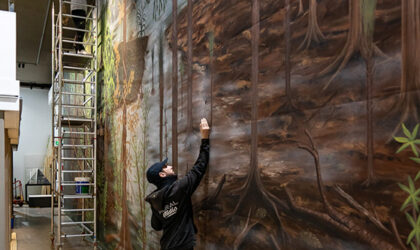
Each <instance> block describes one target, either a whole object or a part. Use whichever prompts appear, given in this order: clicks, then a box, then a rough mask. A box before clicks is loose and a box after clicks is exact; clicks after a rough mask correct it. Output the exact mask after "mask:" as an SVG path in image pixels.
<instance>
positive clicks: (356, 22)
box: [315, 0, 384, 90]
mask: <svg viewBox="0 0 420 250" xmlns="http://www.w3.org/2000/svg"><path fill="white" fill-rule="evenodd" d="M361 1H363V0H349V20H350V24H349V31H348V33H347V40H346V43H345V44H344V46H343V49H342V50H341V52H340V53H339V54H338V55H337V56H336V57H335V59H334V60H333V61H332V62H331V63H330V64H329V65H328V66H327V67H325V68H324V69H323V70H321V71H320V72H318V73H315V77H319V76H323V75H326V74H328V73H331V72H332V71H334V70H335V72H334V73H333V75H332V76H331V77H330V79H329V80H328V81H327V83H326V84H325V86H324V88H323V89H324V90H325V89H326V88H328V86H329V85H330V83H331V82H332V81H333V80H334V79H335V78H336V77H337V75H338V74H339V73H340V72H341V70H343V69H344V68H345V67H346V66H347V63H348V62H349V61H350V59H351V58H352V56H353V55H354V54H355V53H357V52H361V53H363V52H362V51H363V50H367V48H366V43H365V42H363V40H364V38H363V34H362V15H361V10H362V9H361ZM365 14H366V13H365ZM369 15H373V17H372V18H374V17H375V15H374V11H373V13H370V14H369ZM372 50H373V52H374V53H375V54H379V55H382V56H384V55H383V53H382V52H381V51H380V50H379V48H377V47H376V45H373V48H372Z"/></svg>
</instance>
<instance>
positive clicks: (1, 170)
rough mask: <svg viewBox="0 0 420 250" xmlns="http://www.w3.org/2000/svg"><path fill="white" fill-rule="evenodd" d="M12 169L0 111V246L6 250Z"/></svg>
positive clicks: (10, 148)
mask: <svg viewBox="0 0 420 250" xmlns="http://www.w3.org/2000/svg"><path fill="white" fill-rule="evenodd" d="M11 169H12V146H11V145H10V139H9V137H8V136H7V131H6V129H5V126H4V117H3V112H2V111H0V183H1V185H2V188H1V189H0V190H1V192H0V200H1V201H2V202H1V206H0V216H1V218H2V219H1V220H0V246H2V248H3V249H5V250H7V249H9V247H10V233H11V231H10V226H11V224H10V223H11V222H10V219H11V213H12V201H11V199H10V198H11V196H10V192H11V190H10V189H11V182H10V176H11V175H10V174H11Z"/></svg>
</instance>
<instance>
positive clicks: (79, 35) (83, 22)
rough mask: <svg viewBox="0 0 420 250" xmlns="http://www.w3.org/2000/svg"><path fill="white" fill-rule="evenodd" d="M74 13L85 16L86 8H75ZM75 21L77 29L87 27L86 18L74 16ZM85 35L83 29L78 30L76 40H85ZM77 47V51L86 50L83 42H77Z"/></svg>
mask: <svg viewBox="0 0 420 250" xmlns="http://www.w3.org/2000/svg"><path fill="white" fill-rule="evenodd" d="M71 14H72V15H75V16H83V17H86V11H84V10H73V11H72V12H71ZM73 22H74V26H75V27H76V28H77V29H83V30H84V29H85V27H86V19H81V18H77V17H73ZM84 36H85V32H83V31H77V32H76V42H83V37H84ZM74 47H75V49H76V52H77V51H80V50H84V49H85V46H83V44H75V46H74Z"/></svg>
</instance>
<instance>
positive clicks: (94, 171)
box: [92, 0, 99, 249]
mask: <svg viewBox="0 0 420 250" xmlns="http://www.w3.org/2000/svg"><path fill="white" fill-rule="evenodd" d="M95 14H96V16H95V19H94V24H95V25H94V26H95V29H96V30H95V33H94V38H95V52H94V58H93V59H94V60H95V61H94V64H95V65H94V69H93V70H94V77H95V80H94V81H93V82H94V84H95V87H94V93H92V94H93V95H94V97H93V98H94V99H95V100H94V109H93V126H94V128H93V131H94V135H93V137H94V138H93V143H94V144H93V183H94V184H93V206H94V209H93V246H94V249H96V246H97V242H96V228H97V225H96V224H97V223H96V201H97V198H96V195H97V194H96V151H97V150H96V146H97V145H96V144H97V143H96V142H97V140H96V136H97V131H96V119H97V95H96V93H97V85H98V71H97V70H98V35H99V26H98V19H99V11H98V0H95Z"/></svg>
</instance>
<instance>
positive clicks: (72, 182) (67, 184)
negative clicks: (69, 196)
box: [61, 181, 95, 186]
mask: <svg viewBox="0 0 420 250" xmlns="http://www.w3.org/2000/svg"><path fill="white" fill-rule="evenodd" d="M94 185H95V184H94V183H76V182H74V181H69V182H66V183H61V186H94Z"/></svg>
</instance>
